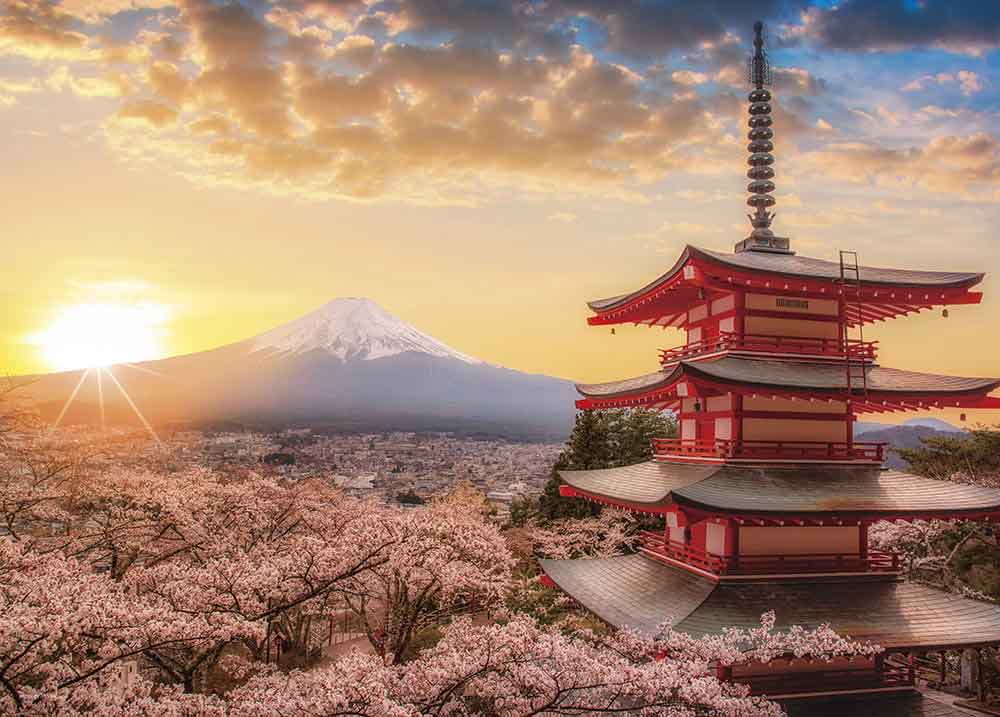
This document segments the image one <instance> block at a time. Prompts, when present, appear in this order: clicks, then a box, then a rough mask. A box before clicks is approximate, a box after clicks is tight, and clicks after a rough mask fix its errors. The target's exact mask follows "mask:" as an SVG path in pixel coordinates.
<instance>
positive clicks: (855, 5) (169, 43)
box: [0, 0, 1000, 381]
mask: <svg viewBox="0 0 1000 717" xmlns="http://www.w3.org/2000/svg"><path fill="white" fill-rule="evenodd" d="M756 19H762V20H763V21H764V22H765V24H766V28H767V32H766V38H767V44H768V48H769V52H770V56H771V60H772V63H773V65H774V66H775V83H774V88H773V91H774V94H775V106H776V110H775V125H774V130H775V140H774V141H775V145H776V149H775V155H776V160H777V161H776V164H775V168H776V178H775V183H776V185H777V190H776V192H775V197H776V199H777V206H776V207H775V210H776V211H777V219H776V221H775V224H774V229H775V231H776V233H777V234H779V235H783V236H789V237H791V239H792V242H793V248H794V249H796V250H797V251H798V253H800V254H804V255H807V256H815V257H820V258H828V259H835V258H836V257H837V251H838V250H840V249H848V250H854V251H857V252H858V253H859V256H860V259H861V261H862V263H864V264H868V265H875V266H895V267H905V268H921V269H942V270H976V271H986V272H988V273H989V274H990V276H988V277H987V279H986V281H985V282H984V284H983V285H982V288H983V290H984V291H985V292H986V296H985V299H984V301H983V303H982V305H980V306H965V307H954V308H952V309H951V310H950V311H949V313H950V316H949V317H948V318H943V317H942V316H941V314H940V312H933V313H925V314H923V315H920V316H917V317H909V318H904V319H897V320H895V321H894V322H891V323H887V324H878V325H876V326H874V327H871V328H870V329H869V330H868V332H867V336H866V337H867V338H875V339H879V340H880V341H881V342H882V350H881V355H880V357H881V362H882V363H883V364H885V365H890V366H895V367H899V368H908V369H913V370H921V371H933V372H939V373H952V374H958V375H986V376H1000V311H998V308H1000V282H998V280H997V276H1000V245H998V242H997V238H996V231H997V230H996V227H997V225H998V220H1000V212H998V206H1000V204H998V201H1000V142H998V139H997V135H998V132H1000V92H998V90H1000V74H998V66H1000V53H998V51H997V50H998V46H1000V4H996V3H986V2H980V1H978V0H968V1H965V0H922V1H920V0H871V1H863V0H843V2H840V3H838V4H834V3H830V2H825V1H823V2H818V3H817V2H804V1H801V0H789V1H788V2H781V1H779V0H760V1H759V2H746V1H745V0H703V1H701V2H679V1H676V0H675V1H672V2H671V1H667V2H638V0H622V1H621V2H614V3H610V2H601V1H599V0H544V1H542V0H538V1H531V0H526V1H524V2H511V3H503V2H489V1H488V0H482V1H478V2H457V1H454V0H391V1H386V2H381V1H378V0H272V1H268V0H262V1H260V2H243V3H222V2H211V1H210V0H182V1H181V2H176V3H175V2H171V1H170V0H62V1H61V2H37V1H34V0H2V1H0V157H2V161H0V190H2V196H3V202H2V205H0V206H2V207H3V214H2V217H3V221H2V225H0V226H2V235H3V246H4V250H5V251H4V254H5V256H4V261H3V262H2V264H0V267H2V268H0V287H2V288H0V291H2V292H3V298H4V301H3V306H4V307H5V308H4V310H3V313H2V314H0V356H2V357H3V366H2V367H0V370H3V371H4V372H6V373H8V374H20V373H26V372H35V371H44V370H49V369H50V368H52V366H53V362H52V360H51V357H48V358H47V356H46V354H45V351H44V347H43V346H42V345H40V342H39V340H38V337H39V336H45V335H47V334H46V332H47V331H49V332H51V330H53V329H52V327H53V326H56V325H64V324H66V323H67V322H68V323H70V324H72V322H73V320H74V319H73V317H75V316H77V315H79V314H78V313H74V311H75V310H78V309H79V307H80V306H84V307H86V306H91V305H101V306H106V305H111V306H141V307H148V308H149V311H148V312H147V314H148V315H149V316H151V317H154V318H152V319H150V321H151V322H152V324H151V325H150V327H148V328H149V330H150V331H151V332H155V334H156V337H155V338H156V339H157V341H156V342H154V343H153V344H150V345H155V347H156V348H155V350H154V353H156V354H157V355H164V356H165V355H173V354H179V353H187V352H192V351H198V350H202V349H207V348H211V347H214V346H219V345H223V344H226V343H229V342H232V341H236V340H240V339H243V338H246V337H249V336H251V335H254V334H256V333H259V332H261V331H264V330H266V329H269V328H271V327H273V326H275V325H277V324H279V323H282V322H284V321H288V320H291V319H293V318H296V317H298V316H299V315H301V314H303V313H305V312H307V311H309V310H311V309H313V308H315V307H317V306H319V305H321V304H323V303H325V302H326V301H328V300H330V299H332V298H335V297H339V296H365V297H368V298H371V299H373V300H375V301H377V302H378V303H380V304H381V305H383V306H384V307H385V308H386V309H387V310H389V311H390V312H392V313H394V314H396V315H397V316H399V317H400V318H402V319H404V320H406V321H408V322H410V323H412V324H414V325H415V326H417V327H418V328H419V329H421V330H423V331H425V332H427V333H429V334H431V335H433V336H435V337H436V338H438V339H440V340H442V341H444V342H446V343H448V344H450V345H452V346H454V347H455V348H457V349H458V350H460V351H462V352H464V353H467V354H471V355H473V356H476V357H479V358H481V359H484V360H486V361H489V362H492V363H497V364H502V365H505V366H509V367H511V368H516V369H520V370H524V371H529V372H537V373H546V374H550V375H554V376H561V377H566V378H572V379H577V380H583V381H601V380H612V379H617V378H622V377H626V376H630V375H635V374H637V373H641V372H646V371H650V370H653V369H655V367H656V349H658V348H665V347H668V346H672V345H676V344H678V343H680V342H681V337H680V336H679V335H677V334H676V333H673V332H669V331H668V332H664V331H663V330H660V329H648V328H645V327H623V328H619V329H618V330H617V331H616V332H615V334H614V335H612V334H611V333H610V331H609V330H608V329H607V328H597V327H588V326H587V325H586V316H587V314H588V312H587V310H586V306H585V302H586V301H587V300H588V299H594V298H601V297H604V296H610V295H615V294H620V293H623V292H625V291H629V290H632V289H634V288H636V287H637V286H639V285H641V284H643V283H645V282H647V281H649V280H651V279H652V278H654V277H656V276H657V275H659V274H660V273H662V272H663V271H665V270H666V269H667V268H669V266H670V265H671V264H672V263H673V261H674V259H675V258H676V256H677V255H678V254H679V252H680V251H681V250H682V248H683V247H684V245H685V244H688V243H691V244H695V245H698V246H703V247H706V248H711V249H719V250H729V249H730V248H731V247H732V246H733V244H734V243H735V242H737V241H739V240H740V239H742V238H743V237H744V236H746V234H747V233H748V231H749V224H748V222H747V221H746V217H745V214H746V211H747V207H746V205H745V204H744V201H745V197H746V193H745V185H746V182H747V179H746V177H745V170H746V147H745V144H746V139H745V132H746V127H745V117H746V93H747V87H746V84H745V63H746V55H747V53H748V46H749V42H750V40H751V39H752V25H753V22H754V20H756ZM74 307H75V309H74ZM60 322H62V324H60ZM150 357H152V356H143V357H140V358H150Z"/></svg>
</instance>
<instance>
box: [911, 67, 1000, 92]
mask: <svg viewBox="0 0 1000 717" xmlns="http://www.w3.org/2000/svg"><path fill="white" fill-rule="evenodd" d="M956 82H957V83H958V86H959V90H960V91H961V92H962V94H963V95H965V96H966V97H968V96H970V95H973V94H975V93H976V92H979V91H980V90H982V89H983V81H982V79H981V78H980V76H979V75H978V74H977V73H975V72H972V71H971V70H959V71H958V73H956V74H952V73H950V72H939V73H937V74H936V75H922V76H920V77H918V78H917V79H915V80H911V81H910V82H907V83H906V84H905V85H903V87H902V88H901V89H902V90H903V92H919V91H922V90H925V89H927V87H928V86H929V85H949V84H954V83H956Z"/></svg>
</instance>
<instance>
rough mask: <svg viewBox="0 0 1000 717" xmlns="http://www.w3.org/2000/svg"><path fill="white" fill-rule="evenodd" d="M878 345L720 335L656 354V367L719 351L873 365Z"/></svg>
mask: <svg viewBox="0 0 1000 717" xmlns="http://www.w3.org/2000/svg"><path fill="white" fill-rule="evenodd" d="M877 348H878V341H856V340H853V339H852V340H849V341H841V340H840V339H821V338H805V337H800V336H758V335H755V334H747V335H744V334H736V333H731V332H724V333H720V334H719V335H718V336H713V337H712V338H708V339H702V340H701V341H693V342H691V343H689V344H686V345H684V346H678V347H676V348H672V349H662V350H661V351H660V363H661V364H670V363H674V362H676V361H680V360H682V359H686V358H691V357H693V356H700V355H702V354H708V353H716V352H720V351H749V352H761V353H779V354H794V355H796V356H822V357H824V358H840V359H843V358H850V359H855V360H858V361H874V360H875V353H876V350H877Z"/></svg>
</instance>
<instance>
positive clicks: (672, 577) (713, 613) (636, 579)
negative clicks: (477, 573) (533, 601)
mask: <svg viewBox="0 0 1000 717" xmlns="http://www.w3.org/2000/svg"><path fill="white" fill-rule="evenodd" d="M541 565H542V570H543V571H544V572H545V574H546V575H547V576H548V577H549V578H550V579H551V580H552V581H553V582H554V583H555V584H556V585H557V586H558V587H559V588H560V589H561V590H562V591H563V592H565V593H566V594H568V595H569V596H570V597H572V598H574V599H575V600H576V601H577V602H579V603H580V604H582V605H583V606H584V607H585V608H587V609H588V610H590V611H591V612H593V613H594V614H595V615H597V616H598V617H599V618H601V619H602V620H604V621H605V622H607V623H609V624H611V625H613V626H614V627H617V628H625V627H628V628H631V629H633V630H636V631H638V632H639V633H640V634H645V635H650V636H654V635H657V634H659V633H660V632H661V630H662V629H663V627H664V626H665V625H666V624H671V625H673V627H674V629H675V630H677V631H678V632H685V633H688V634H689V635H691V636H692V637H696V638H698V637H703V636H706V635H718V634H720V633H722V632H723V631H724V630H725V629H726V628H728V627H743V628H748V629H749V628H756V627H760V616H761V615H762V614H764V613H765V612H768V611H770V610H773V611H774V612H775V617H776V626H775V627H776V629H777V630H787V629H789V628H791V627H792V626H795V625H799V626H802V627H805V628H807V629H809V628H816V627H819V626H820V625H823V624H828V625H829V626H830V627H831V628H833V629H834V630H835V631H836V632H837V633H839V634H840V635H843V636H846V637H849V638H851V639H855V640H861V641H865V640H869V641H872V642H876V643H878V644H879V645H881V646H882V647H884V648H892V649H904V648H922V649H928V650H929V649H943V648H956V647H975V646H983V645H995V644H1000V606H997V605H993V604H990V603H985V602H979V601H975V600H970V599H968V598H963V597H959V596H957V595H953V594H951V593H945V592H943V591H940V590H935V589H933V588H929V587H925V586H923V585H917V584H914V583H909V582H899V581H895V580H885V579H878V580H871V579H861V578H855V579H849V578H844V579H834V580H823V579H813V580H801V581H800V580H760V581H751V582H744V583H717V582H714V581H712V580H710V579H708V578H705V577H700V576H698V575H694V574H692V573H690V572H688V571H685V570H682V569H680V568H674V567H671V566H668V565H664V564H661V563H658V562H656V561H655V560H652V559H651V558H647V557H645V556H643V555H628V556H624V557H620V558H605V559H594V560H542V561H541Z"/></svg>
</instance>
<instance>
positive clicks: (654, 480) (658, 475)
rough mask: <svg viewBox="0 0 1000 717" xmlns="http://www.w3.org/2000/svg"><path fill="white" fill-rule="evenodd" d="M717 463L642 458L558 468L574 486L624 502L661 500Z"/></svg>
mask: <svg viewBox="0 0 1000 717" xmlns="http://www.w3.org/2000/svg"><path fill="white" fill-rule="evenodd" d="M718 470H719V466H718V465H711V464H708V465H706V464H697V463H669V462H667V461H663V462H658V461H646V462H645V463H636V464H634V465H631V466H623V467H621V468H605V469H602V470H592V471H559V475H560V476H561V477H562V479H563V480H564V481H566V482H567V483H568V484H569V485H571V486H572V487H574V488H578V489H580V490H583V491H586V492H588V493H594V494H596V495H601V496H605V497H608V498H616V499H618V500H621V501H625V502H628V503H649V504H657V503H664V502H667V501H668V500H669V497H670V494H671V492H673V491H676V490H677V489H678V488H683V487H684V486H688V485H691V484H692V483H697V482H698V481H702V480H704V479H706V478H708V477H709V476H711V475H712V474H714V473H716V472H717V471H718Z"/></svg>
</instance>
